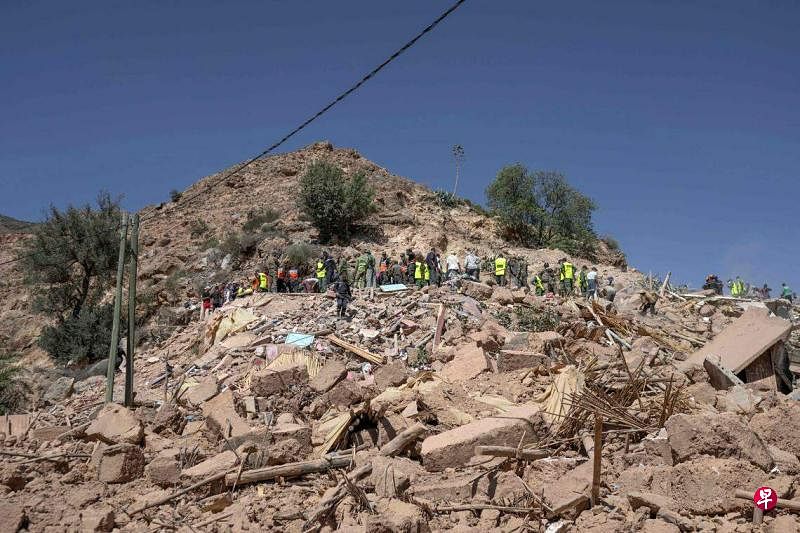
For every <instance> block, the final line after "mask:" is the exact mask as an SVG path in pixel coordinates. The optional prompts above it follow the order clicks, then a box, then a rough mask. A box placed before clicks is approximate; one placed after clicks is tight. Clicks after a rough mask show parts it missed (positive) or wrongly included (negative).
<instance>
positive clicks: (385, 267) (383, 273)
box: [377, 252, 390, 285]
mask: <svg viewBox="0 0 800 533" xmlns="http://www.w3.org/2000/svg"><path fill="white" fill-rule="evenodd" d="M389 266H390V264H389V257H388V256H387V255H386V252H382V253H381V260H380V261H379V262H378V280H377V281H378V285H386V284H387V283H389Z"/></svg>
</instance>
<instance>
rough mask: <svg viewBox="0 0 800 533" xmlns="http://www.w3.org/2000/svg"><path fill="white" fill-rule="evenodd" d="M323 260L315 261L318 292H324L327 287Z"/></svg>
mask: <svg viewBox="0 0 800 533" xmlns="http://www.w3.org/2000/svg"><path fill="white" fill-rule="evenodd" d="M325 259H327V257H325V258H321V259H317V283H319V285H318V286H319V292H325V291H326V290H327V289H328V287H327V284H326V283H325V275H326V274H327V272H326V271H325Z"/></svg>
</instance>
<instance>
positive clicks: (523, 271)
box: [517, 257, 528, 287]
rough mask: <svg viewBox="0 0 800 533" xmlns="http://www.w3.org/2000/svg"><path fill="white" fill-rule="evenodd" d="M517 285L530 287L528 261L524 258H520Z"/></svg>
mask: <svg viewBox="0 0 800 533" xmlns="http://www.w3.org/2000/svg"><path fill="white" fill-rule="evenodd" d="M517 283H519V286H520V287H528V260H527V259H526V258H524V257H520V258H519V274H518V275H517Z"/></svg>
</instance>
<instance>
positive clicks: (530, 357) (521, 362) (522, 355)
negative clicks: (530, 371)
mask: <svg viewBox="0 0 800 533" xmlns="http://www.w3.org/2000/svg"><path fill="white" fill-rule="evenodd" d="M549 362H550V358H548V357H547V356H546V355H544V354H541V353H536V352H530V351H523V350H500V353H498V354H497V359H496V360H495V363H494V364H493V365H492V370H494V371H495V372H511V371H512V370H520V369H522V368H534V367H537V366H540V365H548V364H549Z"/></svg>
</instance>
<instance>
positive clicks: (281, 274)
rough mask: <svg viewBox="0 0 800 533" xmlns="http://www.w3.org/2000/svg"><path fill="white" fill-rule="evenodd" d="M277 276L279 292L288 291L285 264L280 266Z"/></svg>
mask: <svg viewBox="0 0 800 533" xmlns="http://www.w3.org/2000/svg"><path fill="white" fill-rule="evenodd" d="M275 277H276V278H277V281H276V283H275V285H276V290H277V291H278V292H286V268H285V267H283V265H280V266H278V269H277V271H276V275H275Z"/></svg>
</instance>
